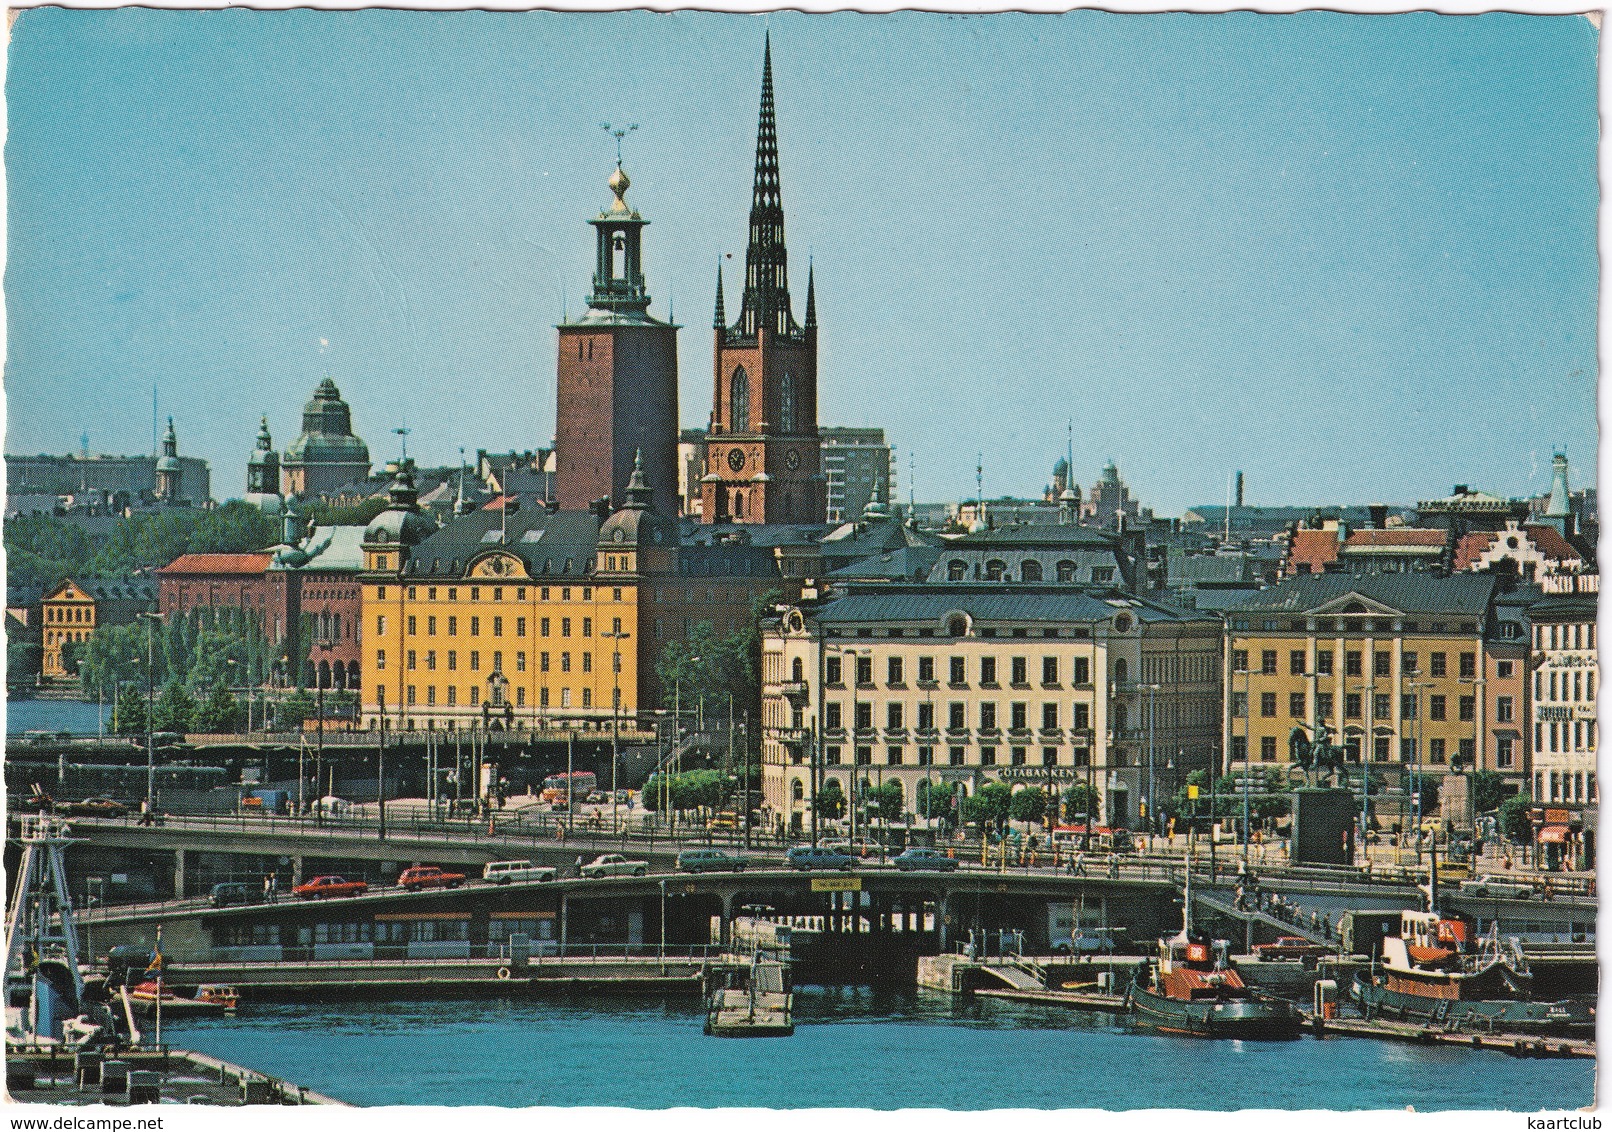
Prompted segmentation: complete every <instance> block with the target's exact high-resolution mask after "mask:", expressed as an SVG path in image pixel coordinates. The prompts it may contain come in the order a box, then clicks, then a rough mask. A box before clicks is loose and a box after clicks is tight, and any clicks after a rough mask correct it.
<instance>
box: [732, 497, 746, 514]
mask: <svg viewBox="0 0 1612 1132" xmlns="http://www.w3.org/2000/svg"><path fill="white" fill-rule="evenodd" d="M733 517H734V518H735V519H742V518H744V492H742V491H735V492H734V493H733Z"/></svg>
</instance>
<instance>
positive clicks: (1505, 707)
mask: <svg viewBox="0 0 1612 1132" xmlns="http://www.w3.org/2000/svg"><path fill="white" fill-rule="evenodd" d="M1494 718H1495V722H1497V723H1513V722H1515V720H1516V716H1515V714H1514V713H1513V710H1512V698H1511V697H1510V696H1501V697H1500V698H1499V699H1497V700H1496V701H1495V703H1494Z"/></svg>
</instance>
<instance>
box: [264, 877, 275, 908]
mask: <svg viewBox="0 0 1612 1132" xmlns="http://www.w3.org/2000/svg"><path fill="white" fill-rule="evenodd" d="M263 900H264V903H271V902H272V901H273V900H274V874H273V873H264V874H263Z"/></svg>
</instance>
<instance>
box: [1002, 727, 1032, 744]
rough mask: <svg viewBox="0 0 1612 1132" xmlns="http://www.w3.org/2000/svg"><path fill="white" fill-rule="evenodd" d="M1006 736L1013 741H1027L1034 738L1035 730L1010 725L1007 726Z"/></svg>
mask: <svg viewBox="0 0 1612 1132" xmlns="http://www.w3.org/2000/svg"><path fill="white" fill-rule="evenodd" d="M1008 738H1009V739H1011V740H1012V741H1013V742H1015V743H1028V742H1029V741H1030V740H1031V739H1034V738H1035V732H1033V731H1031V730H1030V729H1029V728H1028V727H1010V728H1008Z"/></svg>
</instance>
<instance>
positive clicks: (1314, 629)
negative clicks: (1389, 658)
mask: <svg viewBox="0 0 1612 1132" xmlns="http://www.w3.org/2000/svg"><path fill="white" fill-rule="evenodd" d="M1344 612H1346V613H1350V612H1354V611H1353V610H1345V611H1344ZM1231 628H1232V632H1234V633H1248V632H1253V631H1255V626H1254V622H1253V621H1252V620H1251V619H1249V618H1247V617H1234V618H1232V622H1231ZM1258 631H1259V632H1264V633H1284V632H1285V633H1390V634H1392V633H1423V632H1426V633H1476V632H1477V631H1478V625H1477V622H1475V621H1429V622H1427V623H1426V624H1425V625H1424V624H1423V623H1422V622H1420V621H1405V622H1402V623H1401V624H1400V625H1399V627H1398V628H1397V629H1396V628H1395V627H1394V621H1393V619H1392V618H1387V617H1377V618H1362V619H1359V620H1352V619H1349V618H1344V617H1339V618H1337V619H1336V620H1334V619H1333V618H1331V617H1317V618H1315V619H1314V621H1313V622H1312V621H1310V620H1308V619H1306V618H1302V617H1300V618H1295V619H1293V620H1291V621H1288V622H1287V623H1286V624H1285V625H1284V624H1283V622H1282V621H1280V620H1279V619H1276V618H1266V619H1265V620H1263V621H1261V622H1260V623H1259V626H1258Z"/></svg>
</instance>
